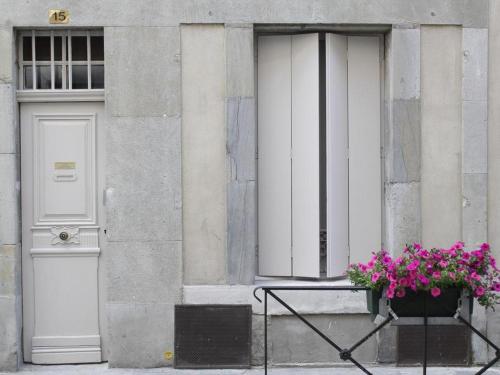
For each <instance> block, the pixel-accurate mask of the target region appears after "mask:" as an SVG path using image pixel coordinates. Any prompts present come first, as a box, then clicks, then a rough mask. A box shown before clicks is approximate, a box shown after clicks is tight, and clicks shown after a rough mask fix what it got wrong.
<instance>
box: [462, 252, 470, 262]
mask: <svg viewBox="0 0 500 375" xmlns="http://www.w3.org/2000/svg"><path fill="white" fill-rule="evenodd" d="M462 259H463V260H469V259H470V254H469V253H467V252H465V253H463V254H462Z"/></svg>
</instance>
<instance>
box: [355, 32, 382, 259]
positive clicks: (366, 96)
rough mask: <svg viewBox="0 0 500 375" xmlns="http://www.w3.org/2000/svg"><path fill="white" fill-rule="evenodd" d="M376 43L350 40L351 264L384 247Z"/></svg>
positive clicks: (373, 39)
mask: <svg viewBox="0 0 500 375" xmlns="http://www.w3.org/2000/svg"><path fill="white" fill-rule="evenodd" d="M379 43H380V40H379V38H378V37H366V36H349V37H348V50H347V52H348V57H347V60H348V62H349V63H348V64H349V65H348V72H349V73H348V76H349V78H348V86H349V87H348V101H349V232H350V234H349V241H350V259H349V261H350V263H358V262H361V261H364V260H365V259H366V257H367V254H368V253H369V252H370V251H378V250H380V247H381V243H382V228H381V227H382V220H381V217H382V186H381V184H382V182H381V162H380V46H379Z"/></svg>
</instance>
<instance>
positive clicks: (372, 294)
mask: <svg viewBox="0 0 500 375" xmlns="http://www.w3.org/2000/svg"><path fill="white" fill-rule="evenodd" d="M462 293H463V290H462V289H459V288H447V289H442V290H441V294H440V295H439V296H438V297H433V296H432V295H431V294H430V293H429V292H426V291H418V292H414V291H412V290H411V289H407V290H406V295H405V296H404V297H402V298H398V297H394V298H393V299H391V300H389V302H390V306H391V309H392V310H393V311H394V312H395V313H396V315H397V316H398V317H423V316H424V315H425V310H426V309H427V316H428V317H453V316H454V314H455V312H456V310H457V307H458V300H459V298H460V297H461V296H462ZM382 295H385V291H384V293H381V292H379V291H371V290H369V291H367V307H368V310H369V311H370V312H371V313H372V314H374V315H375V314H378V312H379V300H380V298H382ZM472 306H473V304H472V303H471V304H470V307H469V310H470V314H472Z"/></svg>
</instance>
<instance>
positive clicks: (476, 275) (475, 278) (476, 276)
mask: <svg viewBox="0 0 500 375" xmlns="http://www.w3.org/2000/svg"><path fill="white" fill-rule="evenodd" d="M470 278H471V279H473V280H476V281H481V276H479V275H478V274H477V273H476V272H472V273H471V274H470Z"/></svg>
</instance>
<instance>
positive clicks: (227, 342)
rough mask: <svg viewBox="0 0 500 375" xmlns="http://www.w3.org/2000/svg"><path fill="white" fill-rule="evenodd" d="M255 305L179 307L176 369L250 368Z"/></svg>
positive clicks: (176, 307)
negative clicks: (253, 308)
mask: <svg viewBox="0 0 500 375" xmlns="http://www.w3.org/2000/svg"><path fill="white" fill-rule="evenodd" d="M251 337H252V306H251V305H176V306H175V356H174V367H176V368H186V369H187V368H191V369H193V368H196V369H202V368H207V369H208V368H249V367H250V355H251Z"/></svg>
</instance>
